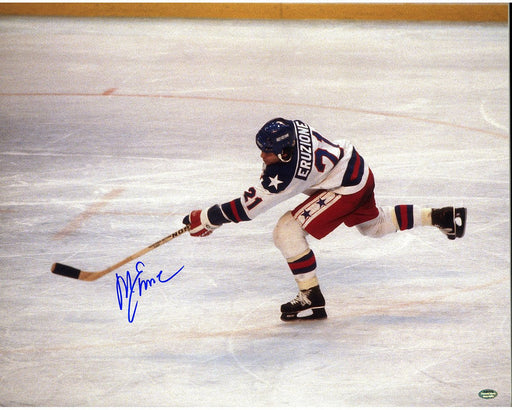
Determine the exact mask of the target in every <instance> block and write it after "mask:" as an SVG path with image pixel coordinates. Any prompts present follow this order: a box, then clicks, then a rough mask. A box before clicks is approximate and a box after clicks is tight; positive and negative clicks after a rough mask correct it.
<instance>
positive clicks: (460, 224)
mask: <svg viewBox="0 0 512 410" xmlns="http://www.w3.org/2000/svg"><path fill="white" fill-rule="evenodd" d="M466 215H467V209H466V208H455V210H454V218H453V219H454V222H455V224H454V225H455V232H451V233H449V234H447V236H448V239H451V240H454V239H455V238H462V237H463V236H464V234H465V232H466Z"/></svg>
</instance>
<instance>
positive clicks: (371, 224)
mask: <svg viewBox="0 0 512 410" xmlns="http://www.w3.org/2000/svg"><path fill="white" fill-rule="evenodd" d="M356 227H357V229H358V230H359V232H360V233H361V234H363V235H364V236H368V237H370V238H382V237H383V236H385V235H388V234H390V233H393V232H396V231H397V226H396V224H395V223H394V222H393V218H392V215H391V208H390V207H382V208H380V207H379V216H377V218H375V219H372V220H370V221H367V222H364V223H362V224H359V225H357V226H356Z"/></svg>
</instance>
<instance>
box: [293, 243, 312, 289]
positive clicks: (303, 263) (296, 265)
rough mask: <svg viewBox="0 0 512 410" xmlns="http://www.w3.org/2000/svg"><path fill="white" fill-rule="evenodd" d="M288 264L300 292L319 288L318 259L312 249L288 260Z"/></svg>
mask: <svg viewBox="0 0 512 410" xmlns="http://www.w3.org/2000/svg"><path fill="white" fill-rule="evenodd" d="M287 262H288V266H289V267H290V270H291V271H292V274H293V277H294V279H295V281H296V282H297V285H298V286H299V289H300V290H307V289H311V288H312V287H314V286H318V279H317V277H316V258H315V254H314V253H313V251H312V250H311V249H308V250H307V251H305V252H304V253H302V254H300V255H297V256H295V257H293V258H289V259H287Z"/></svg>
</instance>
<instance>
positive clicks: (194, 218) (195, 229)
mask: <svg viewBox="0 0 512 410" xmlns="http://www.w3.org/2000/svg"><path fill="white" fill-rule="evenodd" d="M183 223H184V224H185V225H190V235H192V236H208V235H210V234H211V233H212V232H213V230H214V229H217V228H218V227H219V226H220V225H213V224H212V223H211V222H210V220H209V219H208V214H207V211H201V210H196V211H192V212H191V213H190V214H189V215H187V216H186V217H185V218H183Z"/></svg>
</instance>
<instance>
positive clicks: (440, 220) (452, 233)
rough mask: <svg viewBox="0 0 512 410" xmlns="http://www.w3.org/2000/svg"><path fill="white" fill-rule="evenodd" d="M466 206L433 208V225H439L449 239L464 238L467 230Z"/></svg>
mask: <svg viewBox="0 0 512 410" xmlns="http://www.w3.org/2000/svg"><path fill="white" fill-rule="evenodd" d="M466 213H467V209H466V208H454V207H452V206H447V207H445V208H439V209H436V208H433V209H432V225H434V226H436V227H438V228H439V229H440V230H441V231H442V232H443V233H444V234H445V235H446V236H447V237H448V239H452V240H453V239H455V238H462V237H463V236H464V233H465V231H466Z"/></svg>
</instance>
